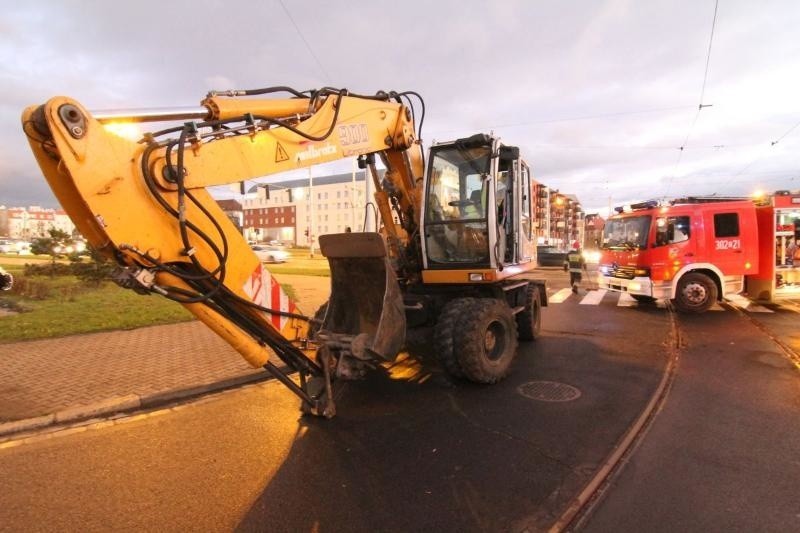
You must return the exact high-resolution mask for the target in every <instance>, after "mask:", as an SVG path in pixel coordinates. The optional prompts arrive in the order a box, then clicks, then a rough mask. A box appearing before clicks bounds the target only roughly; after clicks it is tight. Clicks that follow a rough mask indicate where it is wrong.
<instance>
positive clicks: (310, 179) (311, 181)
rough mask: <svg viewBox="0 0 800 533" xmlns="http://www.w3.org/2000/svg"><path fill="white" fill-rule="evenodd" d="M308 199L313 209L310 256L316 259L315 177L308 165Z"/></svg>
mask: <svg viewBox="0 0 800 533" xmlns="http://www.w3.org/2000/svg"><path fill="white" fill-rule="evenodd" d="M308 201H309V203H310V211H311V222H310V223H309V225H308V240H309V241H310V243H311V246H310V257H311V259H314V238H315V235H316V234H317V232H316V231H315V230H314V221H315V218H314V215H315V209H314V177H313V176H312V175H311V167H308Z"/></svg>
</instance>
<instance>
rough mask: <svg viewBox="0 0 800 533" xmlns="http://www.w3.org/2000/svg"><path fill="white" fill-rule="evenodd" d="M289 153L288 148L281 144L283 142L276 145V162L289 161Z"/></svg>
mask: <svg viewBox="0 0 800 533" xmlns="http://www.w3.org/2000/svg"><path fill="white" fill-rule="evenodd" d="M288 160H289V154H287V153H286V149H285V148H284V147H283V146H281V143H278V145H277V146H276V147H275V162H276V163H280V162H281V161H288Z"/></svg>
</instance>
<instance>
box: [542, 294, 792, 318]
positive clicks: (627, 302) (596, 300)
mask: <svg viewBox="0 0 800 533" xmlns="http://www.w3.org/2000/svg"><path fill="white" fill-rule="evenodd" d="M567 300H570V301H575V300H577V301H578V303H579V304H580V305H600V304H601V303H603V304H604V305H609V304H614V303H615V302H616V306H617V307H639V306H641V305H648V306H652V305H654V306H655V307H658V308H661V309H665V308H666V307H667V301H666V300H656V301H655V302H653V303H652V304H650V303H647V304H642V303H641V302H638V301H637V300H636V299H635V298H634V297H633V296H631V295H630V294H628V293H625V292H615V291H608V290H605V289H597V290H590V291H584V290H581V291H579V293H578V294H574V293H573V292H572V290H571V289H569V288H566V289H561V290H558V291H556V292H554V293H553V294H551V295H549V296H548V298H547V301H548V303H549V304H560V303H564V302H565V301H567ZM724 302H725V303H726V304H727V306H729V307H734V308H738V309H741V310H743V311H747V312H748V313H774V312H775V310H776V309H777V310H779V311H788V312H793V313H800V305H798V304H797V303H794V302H784V303H781V304H775V305H772V306H771V307H772V308H770V307H765V306H763V305H759V304H757V303H755V302H753V301H751V300H749V299H747V298H746V297H744V296H742V295H740V294H726V295H725V298H724ZM726 310H728V308H726V307H724V306H722V305H720V304H719V303H715V304H714V305H713V306H711V308H710V309H709V311H711V312H719V311H726Z"/></svg>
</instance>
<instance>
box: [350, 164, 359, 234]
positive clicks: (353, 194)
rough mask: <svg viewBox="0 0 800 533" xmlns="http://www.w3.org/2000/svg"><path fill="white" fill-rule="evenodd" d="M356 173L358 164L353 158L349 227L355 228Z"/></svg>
mask: <svg viewBox="0 0 800 533" xmlns="http://www.w3.org/2000/svg"><path fill="white" fill-rule="evenodd" d="M357 171H358V162H357V161H356V158H355V157H354V158H353V185H352V186H351V187H350V195H349V196H350V227H351V228H355V227H356V202H355V199H356V172H357Z"/></svg>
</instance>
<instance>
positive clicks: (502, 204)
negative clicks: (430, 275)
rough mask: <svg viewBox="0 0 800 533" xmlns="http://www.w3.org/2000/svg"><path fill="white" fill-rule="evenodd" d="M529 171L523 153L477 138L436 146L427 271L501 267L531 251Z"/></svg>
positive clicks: (427, 209)
mask: <svg viewBox="0 0 800 533" xmlns="http://www.w3.org/2000/svg"><path fill="white" fill-rule="evenodd" d="M529 191H530V171H529V169H528V167H527V165H526V164H525V163H524V161H522V160H521V159H520V158H519V149H518V148H516V147H512V146H504V145H502V144H501V143H500V142H499V140H498V139H497V138H494V137H492V136H490V135H486V134H477V135H473V136H471V137H467V138H464V139H458V140H456V141H453V142H448V143H442V144H436V145H434V146H433V147H432V148H431V150H430V156H429V158H428V179H427V186H426V190H425V194H426V200H425V202H424V213H423V220H424V222H423V223H424V239H423V248H424V262H425V268H427V269H433V270H437V269H448V270H449V269H474V268H485V269H498V270H502V269H503V268H504V266H505V265H508V264H517V263H520V262H525V261H529V260H530V258H531V256H532V253H533V249H534V246H533V235H532V233H531V230H532V227H531V220H530V219H531V210H530V192H529Z"/></svg>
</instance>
